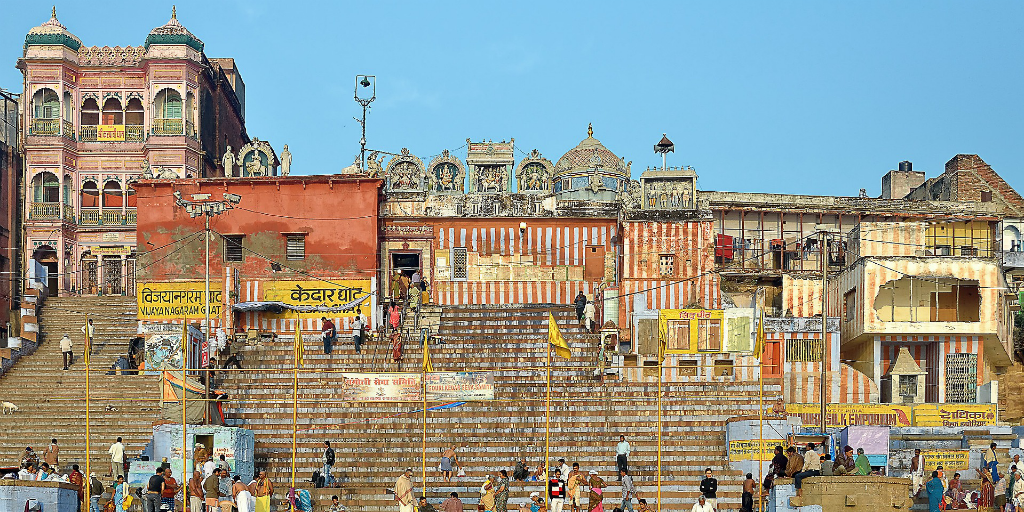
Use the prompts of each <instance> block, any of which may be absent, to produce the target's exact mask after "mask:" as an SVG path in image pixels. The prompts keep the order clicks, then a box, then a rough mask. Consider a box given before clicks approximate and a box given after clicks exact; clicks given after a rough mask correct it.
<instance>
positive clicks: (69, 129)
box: [61, 119, 75, 139]
mask: <svg viewBox="0 0 1024 512" xmlns="http://www.w3.org/2000/svg"><path fill="white" fill-rule="evenodd" d="M61 126H63V127H64V136H65V137H67V138H69V139H74V138H75V123H72V122H71V121H68V120H66V119H65V120H63V121H61Z"/></svg>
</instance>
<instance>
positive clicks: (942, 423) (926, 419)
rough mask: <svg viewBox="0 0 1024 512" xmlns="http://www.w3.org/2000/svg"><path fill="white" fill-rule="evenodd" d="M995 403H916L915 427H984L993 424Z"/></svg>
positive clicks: (994, 420)
mask: <svg viewBox="0 0 1024 512" xmlns="http://www.w3.org/2000/svg"><path fill="white" fill-rule="evenodd" d="M996 416H997V408H996V404H917V405H915V406H914V426H915V427H984V426H988V425H995V423H996Z"/></svg>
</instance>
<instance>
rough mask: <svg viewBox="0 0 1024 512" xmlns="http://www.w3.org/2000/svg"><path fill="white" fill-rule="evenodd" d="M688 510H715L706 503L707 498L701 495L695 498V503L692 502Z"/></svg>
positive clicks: (709, 511)
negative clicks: (691, 506)
mask: <svg viewBox="0 0 1024 512" xmlns="http://www.w3.org/2000/svg"><path fill="white" fill-rule="evenodd" d="M690 512H715V507H714V506H712V505H711V504H710V503H708V500H707V498H705V497H704V496H703V495H702V496H700V497H699V498H697V503H694V504H693V508H691V509H690Z"/></svg>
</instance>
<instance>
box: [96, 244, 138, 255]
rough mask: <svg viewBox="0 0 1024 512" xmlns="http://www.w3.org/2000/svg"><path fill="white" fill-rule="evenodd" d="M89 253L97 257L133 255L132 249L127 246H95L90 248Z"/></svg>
mask: <svg viewBox="0 0 1024 512" xmlns="http://www.w3.org/2000/svg"><path fill="white" fill-rule="evenodd" d="M89 252H91V253H92V254H93V255H95V256H125V255H128V254H131V253H132V248H131V247H130V246H127V245H114V246H102V245H94V246H92V247H89Z"/></svg>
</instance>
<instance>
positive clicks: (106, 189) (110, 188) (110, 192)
mask: <svg viewBox="0 0 1024 512" xmlns="http://www.w3.org/2000/svg"><path fill="white" fill-rule="evenodd" d="M122 204H124V199H123V198H122V197H121V184H120V183H118V182H116V181H108V182H106V183H104V184H103V207H104V208H120V207H121V205H122Z"/></svg>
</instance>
